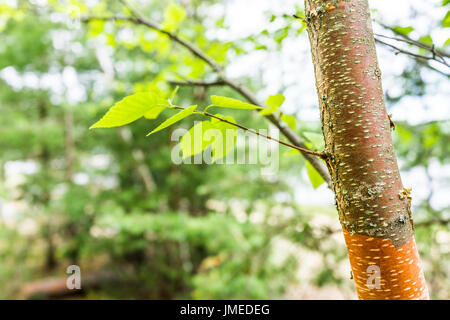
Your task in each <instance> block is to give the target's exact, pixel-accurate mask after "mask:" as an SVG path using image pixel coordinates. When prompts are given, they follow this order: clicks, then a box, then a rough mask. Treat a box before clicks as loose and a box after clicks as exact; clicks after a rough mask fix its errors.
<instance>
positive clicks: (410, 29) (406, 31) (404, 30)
mask: <svg viewBox="0 0 450 320" xmlns="http://www.w3.org/2000/svg"><path fill="white" fill-rule="evenodd" d="M394 30H395V31H396V32H398V33H401V34H403V35H405V36H407V35H408V34H410V33H411V32H413V31H414V28H413V27H400V26H396V27H394Z"/></svg>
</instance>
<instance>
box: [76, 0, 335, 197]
mask: <svg viewBox="0 0 450 320" xmlns="http://www.w3.org/2000/svg"><path fill="white" fill-rule="evenodd" d="M122 2H123V3H124V4H125V5H126V7H127V8H128V10H129V11H130V12H131V14H132V16H92V17H85V18H82V19H81V21H82V22H89V21H91V20H104V21H110V20H112V21H114V20H120V21H129V22H132V23H134V24H139V25H144V26H147V27H148V28H150V29H153V30H155V31H157V32H159V33H162V34H165V35H166V36H168V37H169V38H170V39H171V40H173V41H174V42H176V43H178V44H180V45H181V46H183V47H184V48H186V49H187V50H188V51H190V52H191V53H192V54H193V55H194V56H196V57H197V58H199V59H201V60H203V61H204V62H205V63H206V64H208V65H209V66H210V67H211V68H212V69H213V70H214V71H215V72H216V73H217V74H218V76H219V78H218V80H220V81H222V82H223V85H226V86H229V87H230V88H232V89H234V90H235V91H236V92H238V93H239V94H241V95H242V96H243V97H244V98H246V99H247V100H248V101H249V102H251V103H252V104H255V105H258V106H262V107H264V104H263V103H262V102H260V101H259V100H258V99H257V98H256V96H255V95H254V94H253V93H252V92H251V91H250V90H249V89H248V88H247V87H246V86H244V85H243V84H241V83H238V82H236V81H235V80H232V79H229V78H227V77H226V76H225V75H224V72H223V67H222V66H220V65H219V64H218V63H217V62H216V61H214V60H213V59H212V58H210V57H209V56H208V55H207V54H205V53H204V52H203V51H202V50H201V49H200V48H198V47H197V46H195V45H194V44H193V43H190V42H188V41H186V40H184V39H182V38H180V37H179V36H177V35H176V34H174V33H172V32H169V31H167V30H164V29H163V28H162V27H161V26H160V25H159V24H158V23H156V22H154V21H152V20H149V19H147V18H144V17H142V16H141V15H140V14H139V13H138V12H137V10H135V9H133V8H132V7H130V6H129V5H127V4H126V2H124V1H122ZM265 117H266V118H267V119H268V120H269V121H270V122H271V123H272V124H274V125H275V126H276V127H277V128H278V129H279V130H280V131H281V133H282V134H283V135H284V136H285V137H286V138H287V139H288V140H289V141H290V142H291V143H292V144H293V145H295V146H297V147H299V148H302V149H307V146H306V144H305V143H304V141H303V140H302V138H300V137H299V136H298V135H297V134H296V133H295V132H294V131H293V130H291V129H290V128H289V127H288V126H287V125H285V124H284V123H283V122H281V121H279V120H278V119H277V118H276V117H274V116H273V115H267V116H265ZM301 153H302V155H303V156H304V157H305V159H306V160H307V161H309V162H310V163H311V165H312V166H313V167H314V168H315V169H316V170H317V172H318V173H319V174H320V175H321V177H322V178H323V179H324V180H325V182H326V183H327V185H328V187H330V188H331V185H332V182H331V178H330V175H329V173H328V171H327V169H326V167H325V165H324V164H323V162H322V161H321V160H320V159H318V158H317V157H316V156H314V155H311V154H308V153H306V152H301Z"/></svg>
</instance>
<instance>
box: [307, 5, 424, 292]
mask: <svg viewBox="0 0 450 320" xmlns="http://www.w3.org/2000/svg"><path fill="white" fill-rule="evenodd" d="M305 14H306V17H305V18H306V21H307V24H308V33H309V37H310V42H311V52H312V58H313V63H314V68H315V76H316V87H317V92H318V96H319V103H320V111H321V120H322V129H323V134H324V138H325V143H326V147H325V148H326V150H325V151H326V152H327V160H326V162H327V166H328V170H329V172H330V175H331V177H332V180H333V189H334V192H335V196H336V205H337V209H338V213H339V219H340V222H341V225H342V228H343V230H344V236H345V240H346V243H347V248H348V254H349V259H350V263H351V266H352V271H353V274H354V279H355V283H356V288H357V292H358V295H359V297H360V299H427V298H428V292H427V288H426V285H425V280H424V277H423V272H422V267H421V265H420V259H419V255H418V252H417V249H416V246H415V240H414V225H413V222H412V219H411V209H410V208H411V197H410V190H409V189H405V188H404V187H403V185H402V182H401V178H400V174H399V169H398V165H397V161H396V157H395V153H394V150H393V145H392V139H391V132H390V131H391V122H390V119H389V117H388V115H387V113H386V108H385V103H384V97H383V90H382V87H381V71H380V69H379V67H378V61H377V55H376V50H375V42H374V37H373V31H372V26H371V20H370V13H369V7H368V2H367V0H346V1H323V0H305ZM371 265H375V266H378V267H379V269H380V276H381V278H380V280H381V282H380V286H379V288H373V289H370V288H369V286H368V285H367V283H368V281H367V280H368V279H369V280H370V277H371V275H372V274H371V273H369V272H368V271H367V270H368V269H367V268H368V267H369V266H371Z"/></svg>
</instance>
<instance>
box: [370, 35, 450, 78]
mask: <svg viewBox="0 0 450 320" xmlns="http://www.w3.org/2000/svg"><path fill="white" fill-rule="evenodd" d="M375 41H376V42H377V43H380V44H382V45H384V46H386V47H389V48H391V49H393V50H394V51H395V52H396V54H399V53H403V54H406V55H409V56H411V57H414V58H415V59H418V60H428V61H429V60H433V61H437V62H439V63H441V64H443V65H445V66H446V67H448V68H450V65H449V64H448V63H447V61H445V59H444V58H443V57H440V58H438V56H436V55H433V56H431V57H430V56H425V55H422V54H417V53H414V52H411V51H408V50H405V49H402V48H400V47H397V46H394V45H393V44H390V43H388V42H385V41H383V40H381V39H379V38H377V37H375ZM435 70H436V71H438V70H437V69H435ZM441 73H443V74H445V75H447V76H449V75H450V74H446V73H444V72H442V71H441Z"/></svg>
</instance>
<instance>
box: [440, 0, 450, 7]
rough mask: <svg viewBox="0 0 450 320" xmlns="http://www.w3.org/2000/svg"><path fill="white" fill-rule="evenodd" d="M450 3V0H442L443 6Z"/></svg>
mask: <svg viewBox="0 0 450 320" xmlns="http://www.w3.org/2000/svg"><path fill="white" fill-rule="evenodd" d="M449 3H450V0H442V6H446V5H448V4H449Z"/></svg>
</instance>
